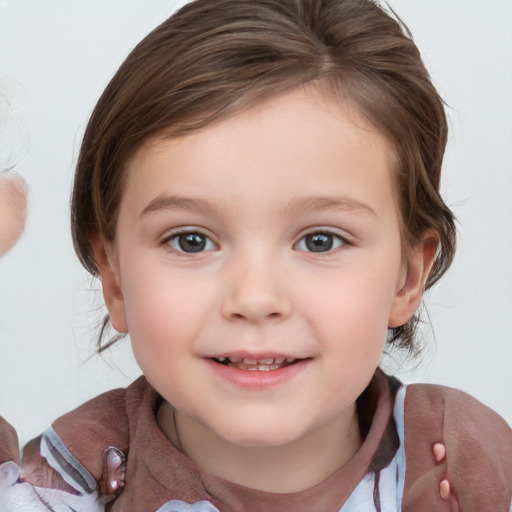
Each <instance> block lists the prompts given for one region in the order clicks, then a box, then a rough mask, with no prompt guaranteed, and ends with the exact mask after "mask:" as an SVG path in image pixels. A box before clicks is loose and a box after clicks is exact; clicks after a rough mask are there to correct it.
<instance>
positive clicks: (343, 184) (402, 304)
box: [0, 0, 512, 512]
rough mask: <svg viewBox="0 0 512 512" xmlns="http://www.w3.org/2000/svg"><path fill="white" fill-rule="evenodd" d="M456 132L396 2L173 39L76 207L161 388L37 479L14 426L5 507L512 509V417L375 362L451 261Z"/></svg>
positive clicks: (77, 222)
mask: <svg viewBox="0 0 512 512" xmlns="http://www.w3.org/2000/svg"><path fill="white" fill-rule="evenodd" d="M446 137H447V127H446V120H445V114H444V109H443V103H442V101H441V99H440V97H439V95H438V94H437V92H436V90H435V89H434V87H433V86H432V84H431V82H430V79H429V77H428V74H427V72H426V70H425V68H424V66H423V64H422V62H421V59H420V56H419V52H418V50H417V48H416V47H415V45H414V43H413V42H412V40H411V39H410V38H409V36H408V35H407V33H406V32H405V31H404V29H403V28H402V26H401V25H400V23H398V22H397V21H396V20H395V19H394V18H393V17H391V16H390V15H388V13H386V12H385V11H384V10H383V9H381V8H380V7H379V6H377V5H376V4H375V3H373V2H370V1H362V0H345V1H343V0H317V1H313V0H294V1H291V0H258V1H256V2H255V1H251V2H249V1H240V0H237V1H235V0H218V1H215V2H212V1H207V0H199V1H197V2H192V3H190V4H188V5H187V6H185V7H184V8H183V9H182V10H180V11H179V12H178V13H176V14H175V15H174V16H172V17H171V18H170V19H169V20H167V21H166V22H165V23H163V24H162V25H161V26H160V27H158V28H157V29H156V30H154V31H153V32H152V33H151V34H150V35H149V36H148V37H147V38H145V39H144V40H143V41H142V42H141V43H140V44H139V45H138V47H137V48H135V50H134V51H133V52H132V53H131V54H130V55H129V56H128V58H127V59H126V61H125V62H124V63H123V65H122V66H121V68H120V69H119V71H118V72H117V74H116V75H115V76H114V78H113V79H112V81H111V82H110V84H109V85H108V87H107V88H106V90H105V92H104V94H103V95H102V97H101V98H100V100H99V102H98V104H97V106H96V108H95V110H94V112H93V114H92V117H91V119H90V122H89V125H88V128H87V130H86V133H85V136H84V140H83V144H82V148H81V152H80V157H79V162H78V166H77V171H76V175H75V184H74V191H73V202H72V225H73V236H74V241H75V247H76V250H77V253H78V255H79V258H80V260H81V261H82V263H83V264H84V266H85V267H86V268H87V269H88V270H89V271H90V272H91V273H92V274H93V275H96V276H99V277H100V278H101V282H102V287H103V294H104V297H105V303H106V306H107V308H108V311H109V318H108V319H107V320H106V322H105V324H104V327H105V328H104V329H103V331H102V334H104V333H108V329H107V327H108V323H109V322H111V323H112V326H113V327H114V329H116V330H117V331H118V332H119V333H120V334H121V335H122V334H123V333H129V335H130V340H131V343H132V347H133V351H134V354H135V357H136V359H137V361H138V363H139V365H140V367H141V368H142V370H143V373H144V376H143V377H141V378H140V379H138V380H137V381H136V382H134V383H133V384H132V385H131V386H129V387H128V388H127V389H122V390H115V391H111V392H108V393H106V394H104V395H101V396H100V397H98V398H95V399H93V400H92V401H90V402H88V403H86V404H84V405H83V406H81V407H79V408H78V409H76V410H75V411H73V412H71V413H69V414H66V415H64V416H63V417H61V418H59V419H58V420H57V421H56V422H55V423H54V424H53V425H52V427H51V428H50V429H49V430H47V431H46V432H45V433H44V434H43V436H41V437H40V438H37V439H35V440H34V441H32V442H30V443H29V444H28V445H27V446H26V447H25V449H24V456H23V462H22V464H21V469H20V467H19V466H18V464H17V463H18V461H17V455H16V454H17V447H16V439H15V436H14V434H13V432H12V430H10V428H9V427H8V426H7V425H6V424H3V425H4V426H3V429H2V432H3V436H4V437H3V439H4V440H3V443H1V446H2V450H1V452H0V455H1V456H2V457H3V460H5V461H7V460H9V459H12V461H11V462H5V463H4V464H3V465H2V467H1V469H2V476H1V477H0V478H1V479H0V499H2V500H3V502H2V510H11V509H12V510H14V509H15V508H14V507H15V506H16V507H18V509H20V508H21V506H20V503H24V504H26V509H28V510H45V509H46V510H69V509H70V508H71V509H73V510H91V511H92V510H103V509H104V508H105V507H106V508H107V509H108V510H122V511H157V510H158V511H160V512H164V511H167V512H169V511H178V510H179V511H181V510H183V511H184V510H194V511H204V512H206V511H215V510H220V511H222V512H225V511H235V510H244V511H245V510H254V511H260V510H266V511H267V510H275V511H287V510H294V511H296V510H299V511H300V510H304V511H306V510H308V511H311V510H318V511H343V512H355V511H396V510H403V511H407V512H422V511H430V512H431V511H432V510H436V511H437V510H440V511H444V510H446V511H464V512H466V511H484V510H485V511H487V510H489V511H493V512H494V511H503V512H507V511H508V510H509V509H510V504H511V497H512V433H511V431H510V428H509V427H508V426H507V425H506V423H505V422H504V421H503V420H502V419H501V418H500V417H499V416H498V415H496V414H495V413H493V412H492V411H490V410H489V409H487V408H486V407H485V406H483V405H482V404H480V403H478V402H477V401H476V400H474V399H472V398H471V397H469V396H468V395H465V394H463V393H461V392H458V391H455V390H451V389H447V388H442V387H439V386H427V385H412V386H408V387H405V386H402V385H401V384H400V383H399V382H398V381H397V380H395V379H394V378H391V377H388V376H386V375H385V374H384V373H383V372H382V371H381V370H380V369H379V367H378V365H379V360H380V357H381V354H382V352H383V349H384V347H385V344H386V342H387V343H389V344H393V345H396V346H400V347H403V348H404V349H409V350H414V349H415V338H414V335H415V328H416V325H417V322H418V318H417V317H416V315H415V312H416V310H417V308H418V305H419V304H420V301H421V297H422V293H423V291H424V290H425V289H428V288H430V287H431V286H432V285H433V284H434V283H435V282H436V281H437V280H438V279H439V278H440V277H441V276H442V275H443V274H444V272H445V271H446V270H447V268H448V267H449V265H450V263H451V260H452V258H453V255H454V250H455V228H454V220H453V216H452V213H451V212H450V210H449V209H448V208H447V206H446V205H445V204H444V202H443V200H442V199H441V197H440V195H439V181H440V170H441V164H442V160H443V153H444V148H445V144H446ZM101 341H102V342H103V344H104V346H105V345H108V344H109V343H112V342H114V341H115V339H112V340H108V339H103V340H101ZM9 507H11V508H9Z"/></svg>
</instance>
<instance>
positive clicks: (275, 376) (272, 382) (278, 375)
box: [207, 359, 311, 390]
mask: <svg viewBox="0 0 512 512" xmlns="http://www.w3.org/2000/svg"><path fill="white" fill-rule="evenodd" d="M207 362H208V364H209V365H210V366H211V368H212V369H213V371H214V372H215V373H216V374H217V375H218V376H219V377H221V379H223V380H226V381H228V382H230V383H231V384H235V385H236V386H239V387H241V388H246V389H255V390H258V389H267V388H272V387H276V386H279V385H281V384H284V383H286V382H288V381H289V380H291V379H293V378H294V377H295V376H296V375H298V374H299V373H301V372H302V371H304V370H305V369H306V367H307V366H308V364H309V363H310V362H311V359H302V360H301V361H298V362H297V363H294V364H290V365H288V366H285V367H283V368H279V369H277V370H268V371H265V370H241V369H240V368H235V367H234V366H226V365H223V364H219V363H216V362H215V361H213V360H212V359H207Z"/></svg>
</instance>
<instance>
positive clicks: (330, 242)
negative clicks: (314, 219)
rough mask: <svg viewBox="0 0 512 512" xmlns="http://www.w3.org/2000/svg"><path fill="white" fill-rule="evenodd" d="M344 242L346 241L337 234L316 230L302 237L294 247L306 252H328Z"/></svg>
mask: <svg viewBox="0 0 512 512" xmlns="http://www.w3.org/2000/svg"><path fill="white" fill-rule="evenodd" d="M345 244H346V241H345V240H344V239H343V238H342V237H340V236H339V235H335V234H334V233H329V232H328V231H317V232H315V233H309V234H307V235H306V236H304V237H302V238H301V239H300V240H299V242H298V243H297V245H296V246H295V248H296V249H298V250H299V251H306V252H329V251H332V250H335V249H338V248H339V247H341V246H342V245H345Z"/></svg>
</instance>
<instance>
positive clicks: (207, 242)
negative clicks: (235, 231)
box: [163, 231, 217, 254]
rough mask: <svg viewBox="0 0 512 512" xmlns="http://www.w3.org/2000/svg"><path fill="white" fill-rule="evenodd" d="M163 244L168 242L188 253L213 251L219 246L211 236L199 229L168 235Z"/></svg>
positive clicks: (178, 249) (173, 247)
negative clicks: (198, 230)
mask: <svg viewBox="0 0 512 512" xmlns="http://www.w3.org/2000/svg"><path fill="white" fill-rule="evenodd" d="M163 244H167V245H168V246H170V247H171V248H172V249H174V250H175V251H177V252H184V253H188V254H191V253H198V252H204V251H211V250H212V249H215V248H216V247H217V246H216V245H215V243H214V242H213V241H212V240H211V239H210V238H208V237H207V236H206V235H204V234H203V233H199V232H197V231H187V232H181V233H176V234H174V235H171V236H169V237H167V238H166V239H165V240H164V241H163Z"/></svg>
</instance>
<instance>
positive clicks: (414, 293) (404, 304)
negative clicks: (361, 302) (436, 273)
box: [388, 231, 439, 327]
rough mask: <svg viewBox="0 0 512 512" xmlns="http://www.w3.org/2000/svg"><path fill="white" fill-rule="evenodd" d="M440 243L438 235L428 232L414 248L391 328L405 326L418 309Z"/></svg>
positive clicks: (399, 293)
mask: <svg viewBox="0 0 512 512" xmlns="http://www.w3.org/2000/svg"><path fill="white" fill-rule="evenodd" d="M438 243H439V237H438V236H437V233H436V232H435V231H428V232H427V233H425V235H424V236H423V237H422V239H421V240H420V242H418V243H417V244H416V246H415V247H414V249H413V253H412V256H411V258H410V260H409V261H408V263H407V268H406V269H405V270H404V275H403V276H402V277H401V279H400V283H399V284H398V290H397V292H396V295H395V297H394V299H393V304H392V306H391V312H390V315H389V322H388V325H389V327H399V326H401V325H404V324H405V323H406V322H407V321H408V320H409V319H410V318H411V317H412V315H413V314H414V312H415V311H416V309H417V308H418V306H419V304H420V302H421V297H422V296H423V291H424V289H425V283H426V281H427V278H428V276H429V274H430V271H431V269H432V265H433V264H434V259H435V256H436V253H437V246H438Z"/></svg>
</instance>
